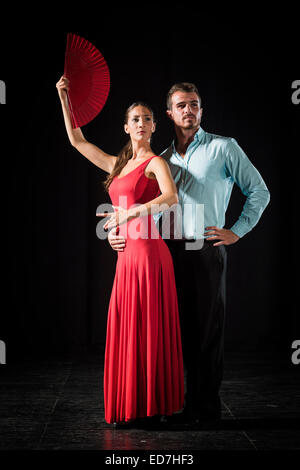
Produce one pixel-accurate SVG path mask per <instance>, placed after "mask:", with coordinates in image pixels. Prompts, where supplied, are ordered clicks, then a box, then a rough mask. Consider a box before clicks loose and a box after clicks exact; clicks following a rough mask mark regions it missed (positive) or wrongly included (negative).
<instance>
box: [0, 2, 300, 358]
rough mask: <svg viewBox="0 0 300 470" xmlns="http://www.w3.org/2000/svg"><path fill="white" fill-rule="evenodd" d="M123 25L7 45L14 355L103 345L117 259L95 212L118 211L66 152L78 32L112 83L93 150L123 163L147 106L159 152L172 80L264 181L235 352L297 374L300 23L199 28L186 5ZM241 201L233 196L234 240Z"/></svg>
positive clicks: (10, 344) (230, 299) (233, 309)
mask: <svg viewBox="0 0 300 470" xmlns="http://www.w3.org/2000/svg"><path fill="white" fill-rule="evenodd" d="M140 7H141V8H146V6H143V5H141V6H140ZM212 10H213V8H212ZM157 11H158V10H157ZM116 13H118V18H119V22H118V24H116V23H114V22H113V21H112V18H113V15H112V16H108V17H102V18H101V25H100V24H99V26H98V27H97V28H95V29H93V30H92V29H86V30H75V29H74V28H75V27H78V23H77V24H66V25H65V28H59V27H58V26H57V25H56V23H52V25H51V27H50V26H49V25H48V24H47V25H45V27H42V26H43V24H42V21H40V22H36V24H35V26H30V27H28V28H24V29H22V30H20V29H13V28H12V29H11V30H10V31H9V32H6V33H5V34H4V33H2V37H1V68H0V79H1V80H4V81H5V83H6V91H7V103H6V105H4V106H1V107H0V118H1V163H2V171H1V174H2V185H1V189H2V209H3V211H2V235H3V242H2V272H3V275H4V276H3V282H2V287H3V294H2V308H1V311H2V312H1V322H0V339H2V340H4V341H5V343H6V346H7V357H8V359H9V357H11V358H12V357H14V356H16V357H19V356H20V354H25V353H26V352H34V353H35V354H39V355H43V354H51V353H52V352H59V353H60V352H73V351H78V350H97V351H98V350H103V347H104V342H105V328H106V315H107V308H108V302H109V297H110V291H111V287H112V282H113V277H114V271H115V262H116V259H117V255H116V253H114V252H113V251H112V250H111V249H110V247H109V244H108V242H107V241H102V240H99V239H98V238H97V236H96V224H97V222H98V219H97V217H96V216H95V214H96V208H97V206H98V205H99V204H101V203H103V202H110V199H109V196H108V195H107V194H106V193H105V192H104V190H103V185H102V182H103V181H104V179H105V176H106V174H105V173H104V172H103V171H101V170H100V169H99V168H97V167H95V166H94V165H93V164H91V163H90V162H89V161H88V160H86V159H85V158H84V157H82V156H81V155H80V154H79V153H78V152H77V151H76V150H75V149H74V148H72V147H71V145H70V144H69V142H68V139H67V135H66V132H65V128H64V123H63V118H62V113H61V108H60V102H59V99H58V96H57V91H56V88H55V84H56V82H57V81H58V79H59V78H60V76H61V75H62V73H63V63H64V50H65V45H66V34H67V32H73V33H76V34H78V35H80V36H82V37H84V38H86V39H87V40H88V41H90V42H92V43H93V44H94V45H95V46H96V47H97V48H98V49H99V50H100V51H101V53H102V54H103V55H104V57H105V59H106V61H107V64H108V66H109V69H110V75H111V88H110V94H109V97H108V100H107V102H106V104H105V107H104V109H103V110H102V112H101V113H100V114H99V115H98V116H97V117H96V118H95V119H94V120H93V121H92V122H91V123H90V124H88V125H87V126H85V127H83V128H82V130H83V133H84V135H85V137H86V138H87V139H88V140H90V141H91V142H93V143H94V144H96V145H98V146H99V147H100V148H102V149H103V150H104V151H106V152H108V153H111V154H116V153H117V152H118V151H119V150H120V148H121V146H122V145H123V144H124V143H125V141H126V139H125V135H124V132H123V127H122V121H123V115H124V112H125V109H126V108H127V107H128V106H129V105H130V104H131V103H132V102H133V101H136V100H143V101H146V102H148V103H149V104H150V105H151V106H152V108H153V110H154V113H155V115H156V118H157V120H158V125H157V131H156V134H155V135H154V138H153V150H154V151H155V152H156V153H160V152H161V151H162V150H164V149H165V148H166V147H167V146H168V145H169V144H170V142H171V140H172V139H173V135H174V134H173V127H172V123H171V122H170V121H169V120H168V119H167V117H166V115H165V109H166V106H165V97H166V94H167V92H168V90H169V88H170V87H171V86H172V84H174V83H175V82H178V81H191V82H193V83H195V84H196V85H197V87H198V89H199V91H200V94H201V96H202V100H203V107H204V112H203V119H202V127H203V128H204V130H206V131H208V132H212V133H216V134H220V135H224V136H231V137H234V138H235V139H236V140H237V142H238V143H239V145H240V146H241V147H242V148H243V149H244V151H245V152H246V154H247V155H248V157H249V158H250V160H251V161H252V162H253V164H254V165H255V166H256V167H257V169H258V170H259V171H260V173H261V174H262V176H263V178H264V180H265V182H266V184H267V186H268V188H269V190H270V193H271V201H270V204H269V205H268V207H267V209H266V210H265V212H264V213H263V216H262V218H261V220H260V222H259V223H258V225H257V226H256V227H255V228H254V229H253V230H252V231H251V232H250V233H249V234H247V235H246V236H245V237H243V238H242V239H241V240H240V241H239V242H238V243H237V244H235V245H233V246H231V247H228V276H227V283H228V295H227V319H226V342H225V350H233V351H244V350H246V351H260V350H261V351H278V350H280V351H282V352H283V354H284V355H285V357H286V360H287V362H289V363H290V356H291V343H292V341H293V340H295V339H299V338H300V332H299V323H298V312H297V291H298V283H297V271H294V268H295V267H297V256H298V247H297V245H298V233H297V230H296V229H295V226H294V224H295V222H296V219H297V216H296V213H297V207H296V206H297V198H296V195H295V190H297V185H298V183H297V180H298V179H297V171H298V170H297V159H298V158H299V150H298V142H297V140H298V139H297V134H298V123H297V121H299V112H300V105H298V106H296V105H294V104H293V103H292V101H291V94H292V89H291V84H292V82H293V81H294V80H296V79H297V78H299V75H297V73H298V70H296V68H297V67H298V66H297V60H296V57H297V53H296V52H297V42H296V28H295V25H294V29H293V22H292V19H291V27H290V29H289V31H288V33H287V32H285V33H284V34H283V33H282V30H281V25H280V21H279V22H278V23H276V24H274V23H272V20H271V19H270V18H269V21H262V20H261V18H260V15H257V16H255V15H254V20H252V23H251V25H250V26H248V27H247V28H246V26H245V21H246V19H247V13H246V12H244V14H242V15H241V18H240V19H239V20H238V21H230V18H228V16H225V17H224V18H223V21H222V20H221V25H222V27H220V26H219V25H218V24H217V23H216V22H215V16H214V14H215V13H214V12H213V11H211V13H210V15H207V14H206V15H205V16H204V17H201V15H200V14H199V13H194V14H193V11H191V10H189V11H186V10H182V7H176V6H174V7H173V9H172V11H171V12H170V10H169V11H167V12H166V11H165V12H164V14H163V15H162V14H161V15H157V17H155V15H154V18H151V21H150V20H149V18H148V21H147V9H146V10H145V11H144V12H143V15H142V18H140V20H135V21H134V20H133V19H132V20H130V19H128V17H126V18H125V17H124V19H122V11H120V9H118V12H116ZM127 13H128V11H127ZM128 16H130V15H128ZM291 17H292V15H291ZM145 18H146V19H145ZM296 192H297V191H296ZM243 202H244V197H243V196H242V195H241V193H240V191H239V190H238V188H235V189H234V191H233V194H232V198H231V202H230V206H229V209H228V212H227V219H226V227H227V228H229V227H230V226H231V225H232V224H233V223H234V221H235V220H236V218H237V217H238V216H239V214H240V212H241V209H242V205H243Z"/></svg>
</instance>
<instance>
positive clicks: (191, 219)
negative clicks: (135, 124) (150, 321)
mask: <svg viewBox="0 0 300 470" xmlns="http://www.w3.org/2000/svg"><path fill="white" fill-rule="evenodd" d="M202 112H203V108H202V107H201V97H200V95H199V92H198V90H197V88H196V86H195V85H194V84H192V83H186V82H184V83H178V84H175V85H174V86H173V87H172V88H171V89H170V91H169V93H168V96H167V115H168V117H169V118H170V119H171V120H172V121H173V123H174V127H175V134H176V138H175V140H174V141H173V142H172V144H171V145H170V147H169V148H168V149H167V150H165V151H164V152H163V153H162V154H161V156H163V157H164V158H165V159H166V161H167V162H168V164H169V166H170V169H171V173H172V176H173V179H174V181H175V183H176V186H177V191H178V196H179V206H180V209H181V214H182V218H180V217H175V218H174V220H173V226H172V227H171V233H170V239H166V238H165V241H166V243H167V245H168V247H169V249H170V252H171V254H172V257H173V263H174V271H175V278H176V285H177V292H178V305H179V315H180V322H181V334H182V347H183V358H184V364H185V369H186V396H185V408H184V413H183V414H182V415H181V416H180V419H181V418H183V419H184V420H187V421H188V422H190V421H197V422H199V423H200V424H201V423H204V424H205V423H207V422H212V423H214V424H217V423H218V422H219V421H220V418H221V400H220V396H219V391H220V387H221V381H222V376H223V341H224V320H225V284H226V279H225V273H226V248H225V246H226V245H232V244H233V243H236V242H237V241H238V240H239V239H240V238H241V237H243V236H244V235H245V234H246V233H248V232H249V231H250V230H251V229H252V228H253V227H254V226H255V225H256V224H257V222H258V220H259V219H260V217H261V215H262V212H263V211H264V209H265V208H266V206H267V204H268V202H269V200H270V194H269V191H268V189H267V187H266V185H265V183H264V181H263V179H262V177H261V175H260V174H259V172H258V171H257V170H256V168H255V167H254V166H253V165H252V163H251V162H250V161H249V159H248V157H247V156H246V154H245V153H244V152H243V150H242V149H241V148H240V147H239V145H238V144H237V142H236V141H235V140H234V139H233V138H228V137H222V136H218V135H214V134H210V133H207V132H205V131H204V130H203V129H202V128H201V127H200V123H201V117H202ZM234 183H236V184H237V185H238V186H239V187H240V189H241V191H242V193H243V194H244V195H245V196H246V202H245V204H244V207H243V210H242V213H241V215H240V217H239V219H238V220H237V221H236V223H235V224H234V225H233V226H232V227H231V228H230V229H226V228H224V224H225V213H226V210H227V207H228V203H229V199H230V195H231V191H232V188H233V184H234ZM201 204H203V205H204V227H205V231H204V232H203V231H202V233H200V232H199V230H200V229H199V227H201V224H200V225H199V220H198V215H197V214H198V212H197V210H193V208H194V209H197V207H199V206H200V205H201ZM196 206H197V207H196ZM191 208H192V210H191ZM187 211H189V213H187ZM185 215H186V216H185ZM160 216H161V214H159V215H157V214H156V215H155V216H154V219H155V221H156V223H157V224H158V225H159V226H160V228H161V227H162V226H163V225H162V224H160ZM178 225H180V226H178ZM115 233H116V231H114V232H111V233H110V235H109V242H110V244H111V246H112V248H114V249H115V250H117V251H118V250H122V249H124V247H125V240H124V238H123V237H119V236H117V235H115ZM175 233H176V234H178V233H179V234H181V236H180V238H178V235H175ZM162 236H164V233H162ZM192 240H193V241H192ZM200 240H201V242H202V243H201V244H200V245H199V241H200ZM187 241H188V242H189V246H190V245H191V244H192V243H194V244H198V246H195V249H186V248H187ZM199 247H200V248H201V249H199Z"/></svg>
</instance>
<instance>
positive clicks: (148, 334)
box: [104, 156, 184, 423]
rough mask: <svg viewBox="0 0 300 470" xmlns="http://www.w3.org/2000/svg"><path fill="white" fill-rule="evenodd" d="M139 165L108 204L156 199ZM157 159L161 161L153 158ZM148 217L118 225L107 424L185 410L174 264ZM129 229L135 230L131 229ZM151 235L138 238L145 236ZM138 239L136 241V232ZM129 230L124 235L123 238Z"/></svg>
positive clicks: (119, 182) (118, 183)
mask: <svg viewBox="0 0 300 470" xmlns="http://www.w3.org/2000/svg"><path fill="white" fill-rule="evenodd" d="M152 158H155V156H153V157H151V158H150V159H148V160H146V161H145V162H143V163H141V164H140V165H139V166H138V167H137V168H135V169H134V170H133V171H131V172H130V173H129V174H127V175H126V176H124V177H121V178H118V177H115V178H114V180H113V182H112V183H111V185H110V188H109V194H110V197H111V200H112V203H113V205H115V206H120V207H123V208H126V205H125V204H124V200H123V201H122V200H121V199H120V197H122V196H123V197H124V196H127V208H129V207H131V206H132V205H133V204H142V203H146V202H148V201H150V200H152V199H154V198H156V197H157V196H159V194H160V189H159V186H158V183H157V181H156V180H153V179H150V178H147V177H146V176H145V174H144V170H145V168H146V166H147V165H148V163H149V162H150V160H151V159H152ZM157 158H161V157H157ZM151 220H152V216H151V215H149V216H143V217H140V218H137V219H133V220H131V221H130V222H128V223H127V224H122V225H121V226H120V234H123V235H124V236H125V237H126V238H127V241H126V247H125V249H124V251H123V252H118V261H117V266H116V273H115V278H114V283H113V287H112V293H111V298H110V304H109V311H108V322H107V336H106V350H105V367H104V404H105V420H106V421H107V422H108V423H113V422H121V421H130V420H132V419H135V418H139V417H146V416H153V415H155V414H161V415H170V414H172V413H173V412H175V411H178V410H180V409H182V408H183V401H184V376H183V359H182V349H181V336H180V324H179V317H178V305H177V293H176V286H175V277H174V269H173V261H172V257H171V254H170V251H169V249H168V247H167V245H166V243H165V242H164V240H163V239H162V238H161V237H160V235H159V232H158V231H157V229H156V226H155V224H154V222H152V224H151ZM133 224H135V226H134V227H133ZM151 226H152V237H153V236H155V237H156V238H152V239H151V238H149V239H143V238H142V236H145V235H147V234H148V235H149V234H150V233H151ZM130 227H131V230H132V229H133V228H135V230H134V233H139V234H140V236H139V237H138V238H137V239H134V238H135V236H134V234H133V232H130ZM126 229H127V234H126Z"/></svg>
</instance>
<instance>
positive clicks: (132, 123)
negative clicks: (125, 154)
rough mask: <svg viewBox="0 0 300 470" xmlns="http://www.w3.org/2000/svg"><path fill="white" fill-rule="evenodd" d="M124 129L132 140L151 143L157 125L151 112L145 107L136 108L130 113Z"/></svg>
mask: <svg viewBox="0 0 300 470" xmlns="http://www.w3.org/2000/svg"><path fill="white" fill-rule="evenodd" d="M124 129H125V132H126V134H129V135H130V137H131V140H133V141H137V142H140V141H142V140H144V141H147V142H150V139H151V136H152V134H153V132H154V131H155V123H154V122H153V116H152V113H151V111H150V110H149V109H148V108H146V107H145V106H140V105H138V106H136V107H135V108H133V109H132V110H131V111H130V112H129V114H128V120H127V123H126V124H125V125H124Z"/></svg>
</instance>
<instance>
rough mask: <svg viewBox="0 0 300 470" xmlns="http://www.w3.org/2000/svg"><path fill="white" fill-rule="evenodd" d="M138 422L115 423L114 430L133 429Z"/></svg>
mask: <svg viewBox="0 0 300 470" xmlns="http://www.w3.org/2000/svg"><path fill="white" fill-rule="evenodd" d="M135 424H136V421H135V420H132V421H119V422H118V423H113V428H114V429H132V428H133V427H135Z"/></svg>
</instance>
